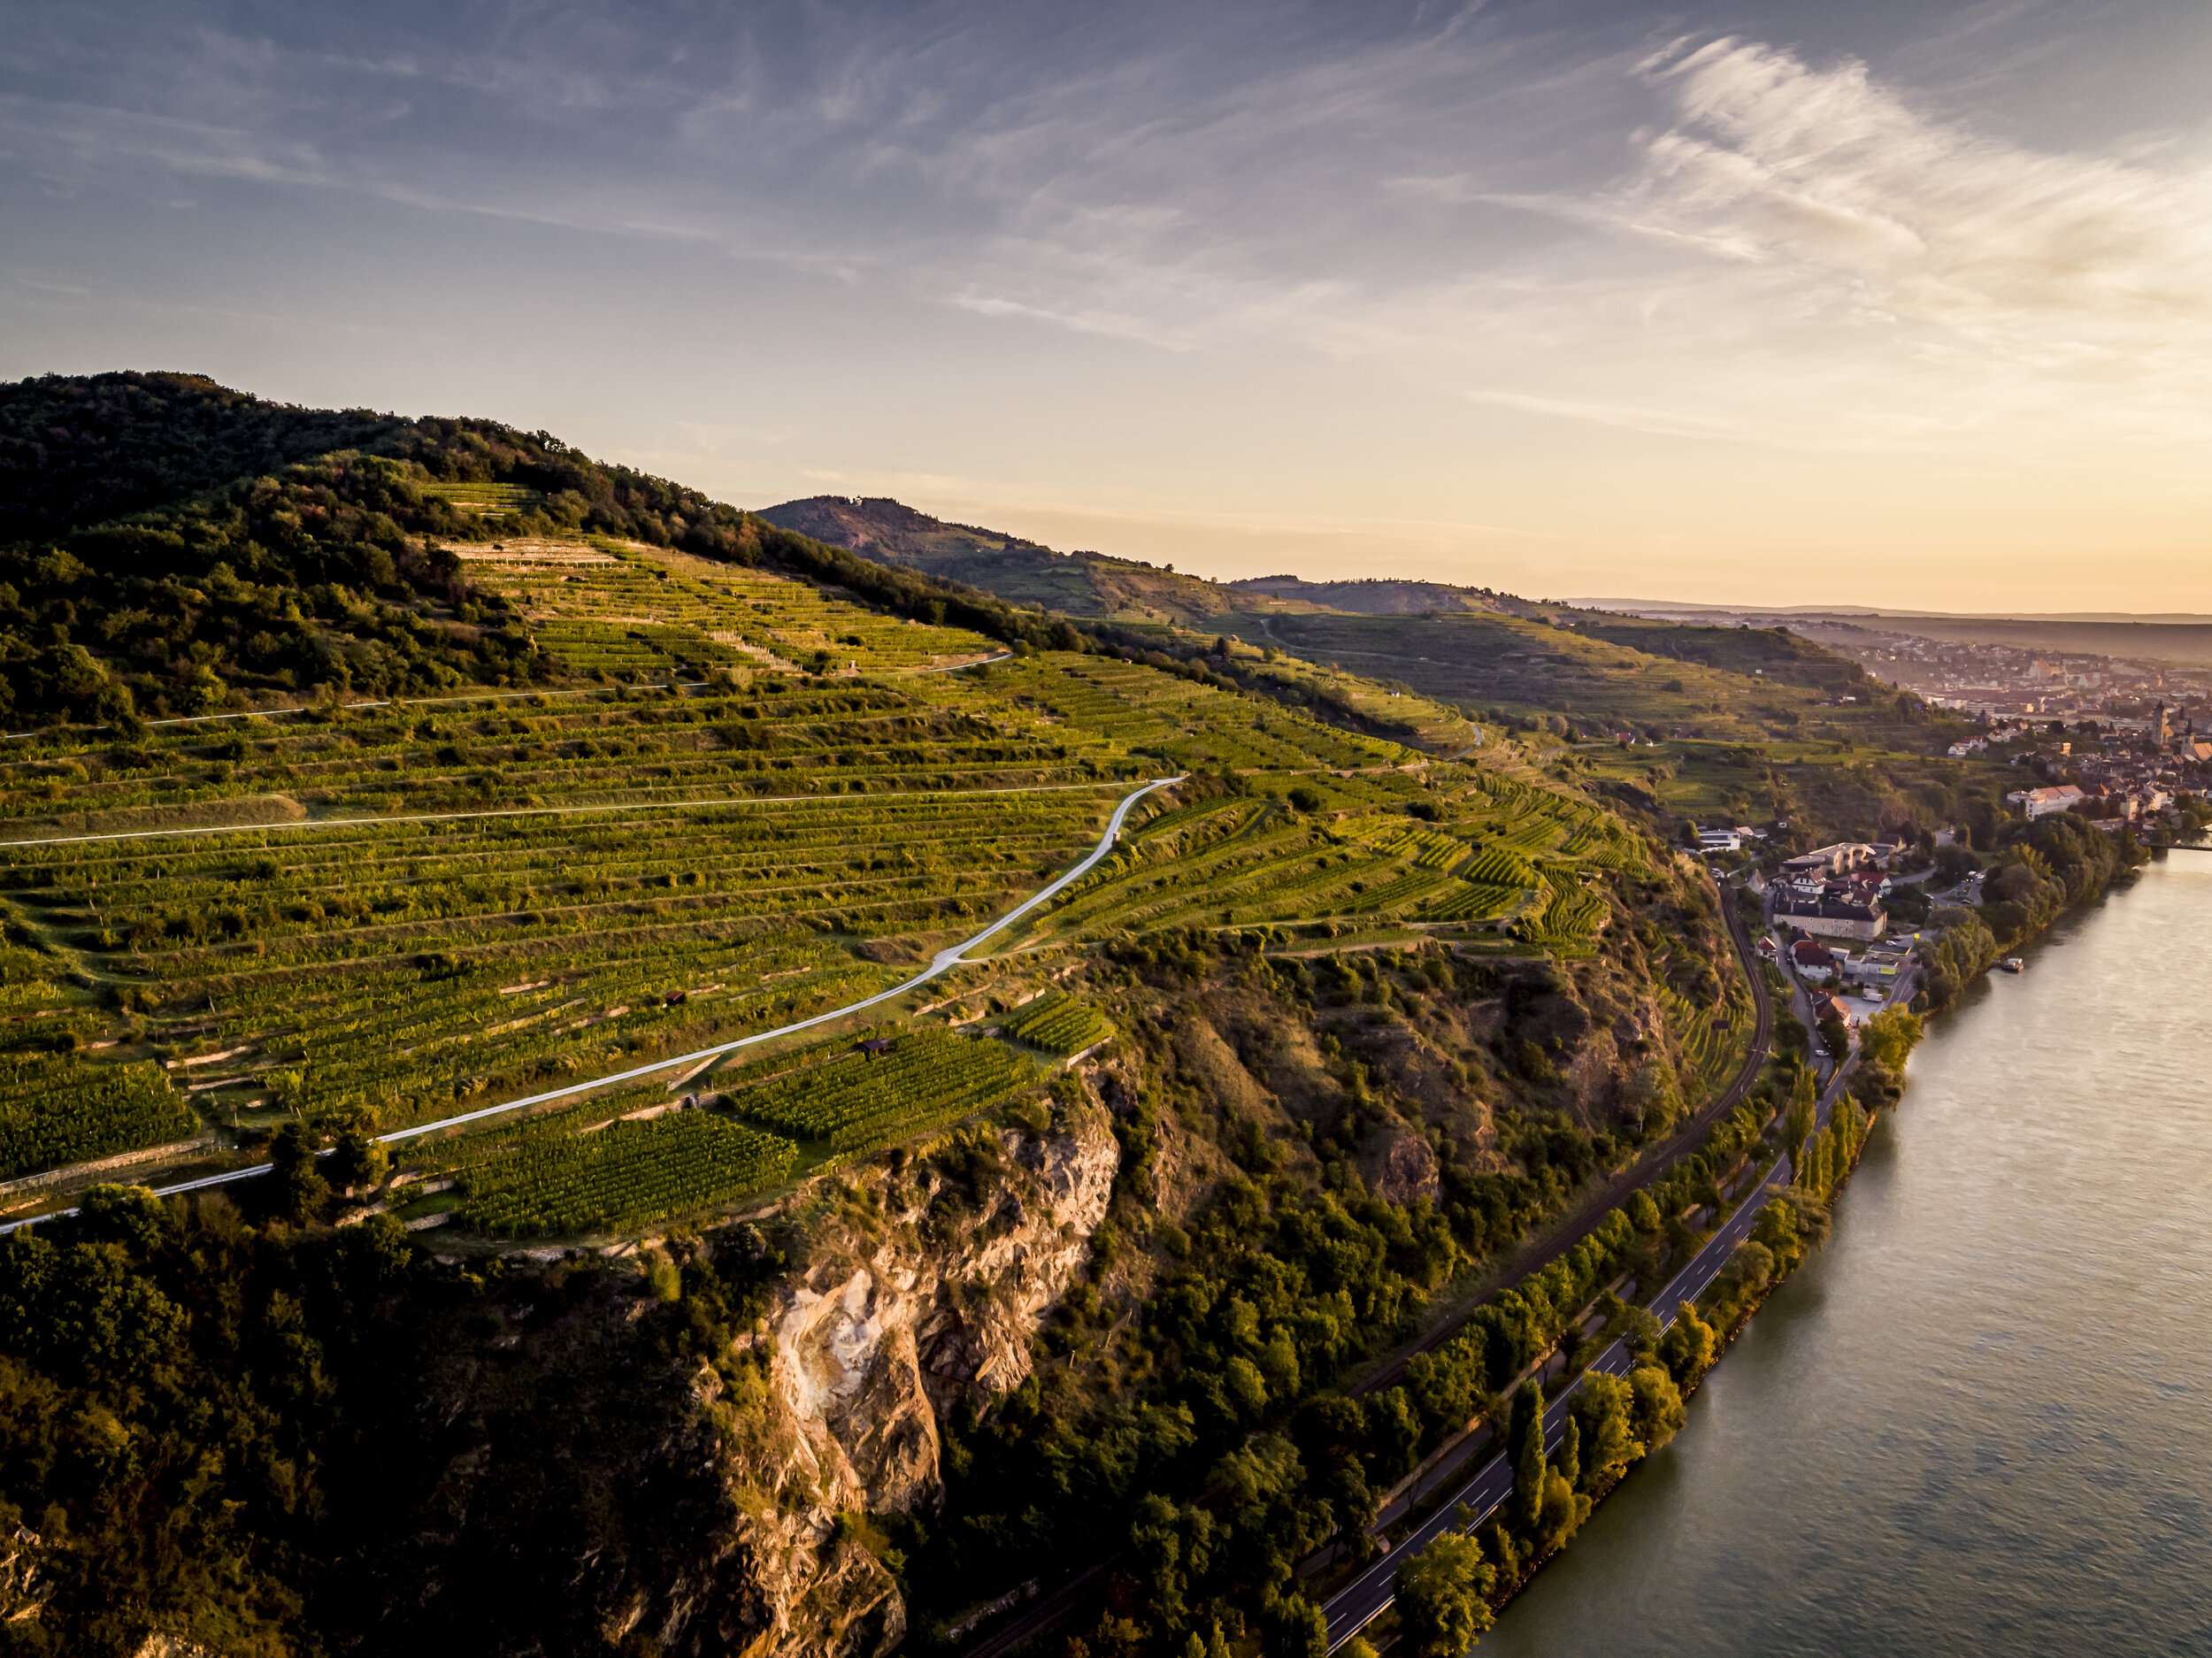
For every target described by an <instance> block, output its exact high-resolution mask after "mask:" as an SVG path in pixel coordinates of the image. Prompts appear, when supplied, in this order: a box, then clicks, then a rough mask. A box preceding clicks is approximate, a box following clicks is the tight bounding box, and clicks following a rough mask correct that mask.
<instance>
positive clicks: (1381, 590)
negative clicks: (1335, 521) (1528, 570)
mask: <svg viewBox="0 0 2212 1658" xmlns="http://www.w3.org/2000/svg"><path fill="white" fill-rule="evenodd" d="M1229 586H1230V587H1233V588H1234V589H1235V590H1236V591H1237V592H1239V593H1249V594H1255V595H1263V596H1264V597H1267V598H1271V599H1277V600H1281V601H1285V602H1288V603H1302V604H1310V605H1313V606H1315V607H1316V608H1317V609H1320V610H1343V611H1347V612H1348V613H1350V614H1351V615H1354V616H1421V615H1425V614H1426V613H1428V612H1429V611H1431V610H1447V611H1449V610H1492V611H1498V612H1502V613H1503V614H1506V615H1509V616H1519V615H1525V614H1533V613H1535V612H1536V611H1537V610H1539V609H1540V608H1541V607H1540V606H1536V605H1532V604H1530V603H1528V602H1527V601H1526V600H1525V599H1517V598H1515V597H1513V596H1512V595H1510V594H1503V593H1493V592H1491V591H1490V589H1489V588H1487V587H1451V586H1449V585H1448V584H1446V583H1444V582H1441V581H1394V580H1388V579H1376V580H1365V581H1307V580H1303V579H1302V578H1300V577H1297V576H1250V577H1248V578H1246V579H1245V580H1242V581H1233V582H1231V583H1230V584H1229Z"/></svg>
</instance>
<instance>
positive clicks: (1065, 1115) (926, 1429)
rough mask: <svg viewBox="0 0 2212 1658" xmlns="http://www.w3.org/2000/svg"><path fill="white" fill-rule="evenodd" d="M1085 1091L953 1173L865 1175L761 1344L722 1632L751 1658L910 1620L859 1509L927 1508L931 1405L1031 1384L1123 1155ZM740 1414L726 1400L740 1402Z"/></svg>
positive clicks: (853, 1182)
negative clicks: (1050, 1316)
mask: <svg viewBox="0 0 2212 1658" xmlns="http://www.w3.org/2000/svg"><path fill="white" fill-rule="evenodd" d="M1119 1156H1120V1153H1119V1148H1118V1145H1117V1143H1116V1141H1115V1140H1114V1136H1113V1133H1112V1132H1111V1129H1110V1125H1109V1123H1108V1118H1107V1115H1106V1111H1105V1109H1104V1108H1103V1107H1102V1105H1101V1104H1100V1103H1099V1102H1098V1101H1097V1100H1096V1098H1095V1097H1094V1095H1093V1094H1091V1093H1090V1091H1089V1089H1088V1088H1087V1087H1086V1090H1085V1093H1084V1097H1083V1099H1082V1100H1081V1101H1080V1102H1079V1103H1078V1104H1075V1105H1072V1106H1069V1107H1065V1108H1064V1109H1063V1110H1062V1112H1061V1115H1060V1118H1059V1121H1058V1122H1057V1123H1056V1125H1055V1127H1054V1128H1053V1130H1052V1131H1051V1132H1046V1133H1042V1134H1031V1133H1025V1132H1016V1131H1008V1132H1002V1133H1000V1134H998V1135H996V1136H995V1138H994V1139H992V1140H988V1141H987V1142H986V1143H982V1144H979V1145H972V1147H971V1148H970V1160H969V1165H968V1168H967V1171H966V1172H965V1174H964V1176H963V1177H960V1178H956V1177H955V1176H953V1175H950V1174H947V1173H945V1172H942V1171H939V1170H936V1169H933V1168H929V1167H924V1168H922V1169H920V1170H918V1171H894V1170H887V1169H882V1168H876V1169H870V1170H866V1171H857V1172H856V1173H854V1174H852V1175H850V1176H849V1177H848V1178H847V1179H846V1182H845V1185H844V1187H843V1192H842V1201H841V1203H840V1204H839V1206H838V1207H837V1209H835V1210H834V1211H833V1213H832V1214H831V1215H830V1216H829V1217H826V1218H825V1219H824V1220H823V1221H821V1222H820V1223H818V1225H817V1226H816V1228H815V1230H814V1233H813V1236H812V1237H811V1239H810V1244H811V1249H812V1253H811V1255H810V1257H809V1259H808V1261H807V1263H806V1264H805V1266H804V1267H803V1269H802V1270H800V1271H799V1272H798V1273H796V1274H795V1276H794V1278H792V1279H791V1280H790V1281H788V1282H787V1284H786V1285H784V1286H782V1287H781V1288H780V1291H779V1292H778V1293H777V1295H776V1298H775V1301H774V1302H773V1304H772V1309H771V1310H770V1312H769V1314H768V1316H767V1317H766V1318H764V1320H763V1321H762V1324H761V1327H760V1328H759V1330H758V1331H757V1332H756V1334H755V1336H754V1338H753V1340H754V1343H755V1344H756V1348H757V1349H765V1351H766V1356H767V1359H768V1364H767V1386H766V1390H765V1396H764V1397H763V1398H761V1399H759V1400H757V1401H750V1408H749V1409H742V1408H741V1409H737V1410H735V1411H733V1412H732V1416H733V1418H741V1420H737V1421H735V1424H734V1425H733V1428H732V1430H731V1432H729V1434H728V1435H727V1442H728V1445H729V1450H730V1462H731V1477H732V1479H733V1483H734V1484H735V1485H738V1486H739V1487H740V1488H741V1492H742V1493H744V1494H743V1495H742V1496H741V1507H742V1508H743V1509H744V1517H743V1518H742V1519H741V1520H740V1522H739V1523H738V1525H737V1528H736V1530H737V1538H736V1545H735V1549H734V1551H733V1559H732V1560H731V1562H729V1566H731V1567H734V1568H735V1570H727V1569H725V1570H721V1571H720V1572H718V1577H719V1578H720V1579H721V1581H720V1583H719V1584H718V1595H717V1598H718V1599H720V1600H721V1602H722V1606H721V1608H720V1615H719V1616H718V1617H717V1618H716V1620H715V1622H716V1623H717V1624H718V1627H719V1628H720V1629H721V1630H722V1631H723V1634H724V1639H726V1640H728V1641H729V1643H730V1645H731V1646H732V1648H733V1650H735V1651H738V1652H741V1653H743V1654H748V1658H800V1654H853V1655H855V1658H858V1655H859V1654H875V1653H879V1652H882V1651H887V1650H888V1648H889V1647H890V1646H894V1645H895V1644H896V1643H897V1640H898V1638H899V1636H900V1635H901V1634H902V1633H903V1631H904V1628H905V1610H904V1608H903V1606H902V1604H901V1603H900V1601H899V1597H898V1594H897V1592H896V1588H895V1585H894V1584H893V1583H892V1581H891V1578H890V1577H889V1575H888V1574H887V1573H886V1572H885V1571H884V1570H882V1568H881V1567H880V1566H879V1565H878V1564H877V1562H875V1561H874V1560H873V1558H872V1557H871V1556H870V1555H869V1554H867V1553H866V1551H865V1550H864V1549H861V1548H859V1547H856V1546H855V1545H853V1544H851V1543H849V1542H847V1541H842V1540H840V1539H841V1531H840V1528H839V1526H838V1523H837V1522H838V1516H840V1515H841V1514H845V1513H849V1512H854V1511H861V1510H865V1511H870V1512H874V1513H878V1514H883V1513H892V1512H902V1513H922V1514H926V1513H931V1512H933V1511H934V1510H935V1509H936V1508H937V1506H938V1504H939V1502H940V1501H941V1497H942V1490H943V1487H942V1483H941V1475H940V1471H939V1462H938V1459H939V1451H940V1442H939V1438H938V1425H937V1424H938V1413H939V1412H940V1411H941V1410H944V1409H949V1408H950V1406H951V1405H952V1404H953V1403H954V1402H955V1401H958V1400H959V1399H961V1398H963V1397H964V1396H966V1395H968V1394H971V1393H986V1394H992V1395H996V1394H1000V1393H1005V1392H1006V1391H1008V1390H1009V1389H1010V1388H1013V1387H1016V1386H1019V1385H1020V1384H1021V1382H1022V1381H1023V1380H1024V1379H1025V1378H1026V1377H1027V1376H1028V1374H1029V1369H1030V1359H1029V1350H1030V1342H1031V1340H1032V1339H1033V1337H1034V1336H1035V1334H1036V1332H1037V1328H1038V1324H1039V1323H1040V1321H1041V1319H1042V1318H1043V1317H1044V1316H1045V1314H1046V1313H1047V1312H1048V1311H1049V1310H1050V1309H1051V1308H1052V1306H1053V1304H1054V1303H1055V1302H1056V1301H1058V1300H1059V1298H1060V1295H1061V1294H1062V1293H1063V1292H1064V1290H1066V1288H1067V1287H1068V1285H1069V1283H1070V1281H1071V1279H1072V1278H1074V1276H1075V1274H1076V1273H1077V1271H1078V1270H1080V1268H1081V1267H1082V1265H1083V1263H1084V1261H1085V1259H1086V1257H1087V1254H1088V1251H1089V1247H1090V1237H1091V1233H1092V1232H1094V1230H1096V1228H1097V1226H1098V1224H1099V1222H1100V1221H1101V1220H1102V1219H1103V1218H1104V1217H1105V1213H1106V1206H1107V1201H1108V1200H1109V1199H1110V1197H1111V1196H1112V1194H1113V1183H1114V1172H1115V1170H1116V1168H1117V1166H1118V1163H1119ZM731 1402H732V1403H735V1402H736V1401H731Z"/></svg>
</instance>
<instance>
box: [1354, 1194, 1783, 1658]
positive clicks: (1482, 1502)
mask: <svg viewBox="0 0 2212 1658" xmlns="http://www.w3.org/2000/svg"><path fill="white" fill-rule="evenodd" d="M1788 1171H1789V1159H1788V1158H1787V1157H1786V1156H1784V1157H1778V1158H1776V1159H1775V1160H1774V1162H1773V1163H1770V1164H1769V1165H1768V1167H1767V1169H1766V1171H1765V1172H1764V1173H1763V1174H1762V1175H1761V1177H1760V1178H1759V1182H1758V1184H1757V1186H1755V1188H1754V1189H1753V1190H1752V1192H1751V1194H1749V1195H1748V1196H1747V1197H1746V1198H1745V1199H1744V1201H1743V1202H1742V1203H1741V1204H1740V1205H1739V1206H1738V1207H1737V1209H1736V1212H1735V1213H1734V1214H1733V1215H1732V1216H1731V1217H1729V1219H1728V1222H1727V1224H1725V1225H1724V1226H1723V1227H1721V1229H1720V1230H1719V1231H1718V1232H1715V1233H1714V1234H1713V1235H1712V1237H1711V1238H1710V1239H1709V1240H1708V1241H1707V1242H1706V1245H1705V1247H1703V1248H1701V1249H1700V1250H1699V1251H1698V1252H1697V1254H1696V1255H1694V1257H1692V1259H1691V1260H1690V1262H1689V1263H1688V1264H1687V1265H1686V1266H1685V1267H1684V1268H1683V1269H1682V1270H1680V1271H1679V1272H1678V1273H1676V1274H1675V1275H1674V1277H1673V1278H1671V1279H1669V1280H1668V1281H1667V1285H1666V1287H1665V1288H1663V1290H1661V1291H1660V1292H1659V1293H1658V1294H1657V1295H1656V1296H1655V1297H1653V1299H1652V1301H1651V1302H1650V1306H1651V1309H1652V1311H1653V1312H1654V1314H1655V1315H1656V1316H1658V1318H1659V1320H1660V1324H1661V1326H1662V1327H1665V1326H1667V1325H1670V1324H1673V1323H1674V1320H1675V1316H1676V1314H1675V1311H1674V1309H1676V1308H1677V1307H1678V1305H1679V1304H1680V1303H1681V1302H1683V1301H1695V1300H1696V1299H1697V1298H1698V1296H1699V1295H1701V1293H1704V1290H1705V1287H1706V1286H1707V1285H1709V1284H1710V1283H1711V1282H1712V1281H1713V1279H1714V1278H1715V1276H1716V1275H1717V1273H1718V1272H1719V1271H1720V1270H1721V1268H1722V1267H1724V1266H1725V1265H1726V1264H1727V1263H1728V1257H1729V1256H1730V1255H1733V1254H1734V1253H1735V1250H1736V1246H1737V1245H1738V1244H1740V1243H1741V1242H1743V1240H1745V1239H1747V1238H1748V1237H1749V1236H1750V1235H1751V1228H1752V1225H1753V1224H1754V1223H1755V1222H1756V1221H1757V1219H1758V1216H1759V1209H1760V1205H1761V1203H1762V1202H1763V1201H1764V1198H1765V1194H1766V1191H1767V1188H1768V1187H1769V1186H1775V1185H1778V1184H1786V1182H1787V1180H1788V1178H1789V1173H1788ZM1634 1356H1635V1355H1634V1354H1633V1353H1632V1351H1631V1350H1630V1348H1629V1347H1628V1345H1627V1344H1626V1343H1625V1342H1622V1341H1616V1342H1614V1343H1613V1344H1612V1345H1611V1346H1610V1347H1607V1348H1606V1349H1605V1351H1604V1352H1602V1353H1601V1354H1600V1355H1598V1356H1597V1358H1596V1359H1595V1360H1594V1362H1592V1363H1591V1365H1590V1367H1589V1368H1590V1369H1591V1370H1595V1371H1597V1372H1598V1373H1599V1374H1601V1375H1604V1376H1625V1375H1626V1374H1628V1371H1629V1369H1630V1367H1631V1364H1632V1361H1633V1359H1634ZM1580 1386H1582V1383H1581V1380H1580V1378H1577V1379H1576V1382H1575V1385H1574V1386H1573V1387H1570V1388H1569V1389H1567V1391H1566V1392H1564V1393H1562V1394H1560V1396H1559V1397H1558V1398H1557V1399H1555V1400H1554V1401H1552V1402H1551V1404H1550V1406H1549V1407H1548V1409H1546V1410H1545V1412H1544V1446H1545V1448H1546V1449H1547V1450H1550V1449H1552V1448H1554V1447H1556V1446H1557V1445H1558V1443H1559V1440H1560V1437H1561V1436H1562V1435H1563V1434H1564V1433H1565V1432H1566V1424H1567V1411H1568V1409H1569V1408H1570V1406H1571V1403H1572V1402H1573V1399H1574V1395H1575V1393H1576V1391H1577V1389H1578V1388H1579V1387H1580ZM1512 1491H1513V1463H1512V1460H1511V1458H1510V1456H1509V1455H1508V1454H1507V1453H1505V1452H1503V1451H1501V1452H1499V1453H1498V1454H1497V1455H1494V1456H1493V1457H1491V1458H1490V1459H1489V1460H1488V1461H1487V1462H1484V1463H1483V1465H1482V1466H1481V1467H1480V1468H1479V1469H1477V1470H1475V1473H1474V1475H1473V1477H1472V1478H1470V1479H1469V1480H1468V1481H1467V1483H1466V1484H1465V1485H1462V1486H1461V1487H1460V1488H1459V1489H1458V1490H1457V1491H1455V1492H1454V1493H1452V1494H1451V1495H1449V1496H1448V1497H1446V1498H1445V1499H1444V1501H1442V1502H1441V1503H1440V1505H1439V1506H1438V1508H1437V1510H1436V1512H1435V1513H1434V1514H1432V1515H1431V1516H1429V1518H1428V1519H1427V1520H1425V1521H1424V1522H1423V1523H1422V1524H1420V1525H1419V1526H1417V1527H1416V1528H1415V1529H1414V1531H1412V1532H1411V1533H1410V1534H1409V1536H1408V1537H1407V1538H1406V1539H1405V1540H1404V1541H1403V1542H1402V1543H1400V1544H1399V1545H1398V1547H1395V1548H1394V1549H1392V1550H1391V1551H1390V1552H1389V1553H1388V1554H1385V1555H1383V1556H1382V1557H1381V1558H1380V1559H1379V1560H1377V1561H1376V1562H1374V1563H1373V1564H1372V1565H1371V1566H1369V1567H1368V1568H1367V1570H1365V1571H1363V1572H1362V1573H1361V1574H1360V1575H1359V1576H1358V1577H1356V1578H1355V1579H1353V1581H1352V1582H1350V1583H1348V1584H1347V1585H1345V1586H1344V1587H1343V1588H1341V1589H1340V1590H1338V1591H1337V1593H1335V1594H1334V1595H1333V1596H1332V1597H1331V1598H1330V1600H1329V1601H1328V1603H1327V1605H1325V1607H1323V1608H1322V1612H1323V1615H1324V1616H1326V1617H1327V1619H1328V1620H1329V1650H1330V1651H1331V1652H1334V1651H1335V1650H1336V1649H1337V1648H1338V1647H1339V1646H1342V1645H1343V1644H1344V1643H1345V1642H1346V1641H1348V1640H1349V1639H1352V1637H1353V1636H1355V1635H1356V1634H1358V1633H1359V1631H1361V1630H1363V1629H1364V1628H1366V1627H1367V1625H1368V1624H1370V1623H1372V1622H1374V1620H1375V1619H1376V1618H1378V1617H1379V1616H1381V1615H1382V1614H1383V1612H1384V1611H1385V1610H1386V1609H1387V1608H1388V1607H1389V1606H1390V1603H1391V1602H1392V1601H1393V1600H1395V1599H1396V1598H1397V1592H1398V1569H1399V1568H1400V1567H1401V1566H1402V1565H1404V1564H1405V1563H1406V1562H1408V1561H1409V1560H1410V1559H1412V1558H1413V1556H1414V1555H1416V1554H1419V1553H1420V1552H1421V1551H1422V1550H1423V1549H1425V1548H1426V1547H1428V1546H1429V1545H1430V1544H1431V1543H1432V1542H1434V1541H1435V1540H1436V1539H1438V1538H1440V1537H1441V1536H1442V1535H1443V1534H1444V1533H1445V1532H1447V1531H1472V1530H1474V1528H1475V1527H1476V1526H1478V1525H1480V1524H1482V1523H1483V1522H1484V1521H1486V1520H1487V1519H1488V1518H1489V1517H1490V1516H1492V1515H1493V1514H1494V1513H1495V1512H1496V1511H1497V1508H1498V1505H1499V1504H1500V1503H1502V1502H1503V1501H1505V1500H1506V1498H1507V1497H1509V1495H1511V1494H1512ZM1462 1509H1465V1510H1466V1512H1465V1513H1464V1514H1463V1513H1462V1512H1461V1510H1462Z"/></svg>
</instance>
